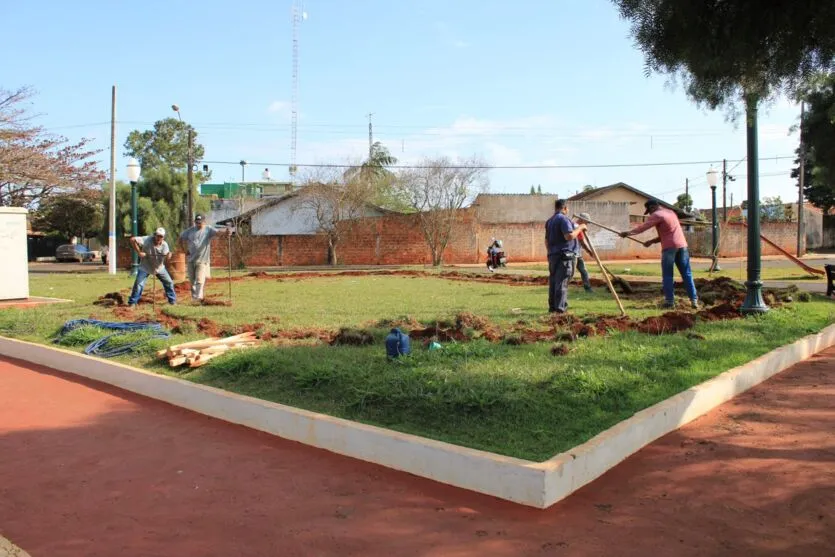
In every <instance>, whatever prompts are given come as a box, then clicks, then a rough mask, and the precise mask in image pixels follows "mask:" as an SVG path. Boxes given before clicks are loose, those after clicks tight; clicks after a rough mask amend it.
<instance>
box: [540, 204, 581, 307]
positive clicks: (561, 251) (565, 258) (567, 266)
mask: <svg viewBox="0 0 835 557" xmlns="http://www.w3.org/2000/svg"><path fill="white" fill-rule="evenodd" d="M584 230H586V225H585V224H576V223H575V222H574V221H572V220H571V219H570V218H568V204H567V202H566V200H565V199H557V200H556V201H555V202H554V216H552V217H551V218H550V219H548V220H547V221H546V222H545V247H546V249H547V250H548V311H549V312H552V313H554V312H556V313H565V312H566V310H567V309H568V281H570V280H571V277H573V276H574V268H575V264H576V262H577V257H578V256H579V255H580V243H579V242H578V241H577V237H578V236H579V235H580V234H582V233H583V231H584Z"/></svg>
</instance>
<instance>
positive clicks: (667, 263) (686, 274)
mask: <svg viewBox="0 0 835 557" xmlns="http://www.w3.org/2000/svg"><path fill="white" fill-rule="evenodd" d="M674 267H677V268H678V272H679V274H680V275H681V280H682V281H683V282H684V288H685V289H686V290H687V296H689V297H690V300H698V299H699V295H698V294H697V293H696V284H695V283H694V282H693V272H692V271H691V270H690V252H689V251H688V250H687V248H670V249H665V250H662V251H661V280H662V283H663V285H664V301H666V302H667V303H668V304H672V303H674V302H675V283H674V281H673V268H674Z"/></svg>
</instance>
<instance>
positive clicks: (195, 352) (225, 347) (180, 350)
mask: <svg viewBox="0 0 835 557" xmlns="http://www.w3.org/2000/svg"><path fill="white" fill-rule="evenodd" d="M260 342H261V341H260V340H258V339H257V338H256V337H255V333H243V334H240V335H234V336H231V337H226V338H207V339H203V340H195V341H192V342H185V343H183V344H177V345H174V346H169V347H168V348H166V349H165V350H160V351H159V352H157V357H159V358H160V359H167V360H168V365H170V366H171V367H179V366H181V365H185V364H188V367H200V366H202V365H203V364H205V363H207V362H208V361H209V360H211V359H212V358H217V357H218V356H220V355H221V354H224V353H226V352H228V351H229V350H236V349H240V348H251V347H253V346H258V344H259V343H260Z"/></svg>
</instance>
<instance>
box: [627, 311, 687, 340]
mask: <svg viewBox="0 0 835 557" xmlns="http://www.w3.org/2000/svg"><path fill="white" fill-rule="evenodd" d="M695 324H696V322H695V320H694V319H693V315H692V314H689V313H682V312H675V311H671V312H668V313H665V314H663V315H659V316H656V317H647V318H646V319H644V320H643V321H641V322H640V323H638V325H637V327H636V329H637V330H638V331H640V332H642V333H646V334H648V335H664V334H670V333H677V332H679V331H685V330H687V329H692V328H693V326H694V325H695Z"/></svg>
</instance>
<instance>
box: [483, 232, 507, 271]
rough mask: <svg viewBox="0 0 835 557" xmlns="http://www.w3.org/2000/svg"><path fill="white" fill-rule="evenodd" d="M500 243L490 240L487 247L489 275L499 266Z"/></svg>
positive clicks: (499, 241) (493, 239)
mask: <svg viewBox="0 0 835 557" xmlns="http://www.w3.org/2000/svg"><path fill="white" fill-rule="evenodd" d="M502 251H503V250H502V241H501V240H497V239H495V238H492V241H491V242H490V245H489V246H488V247H487V270H489V271H490V272H491V273H492V272H493V271H494V270H495V269H496V267H498V266H499V265H500V264H501V254H502Z"/></svg>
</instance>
